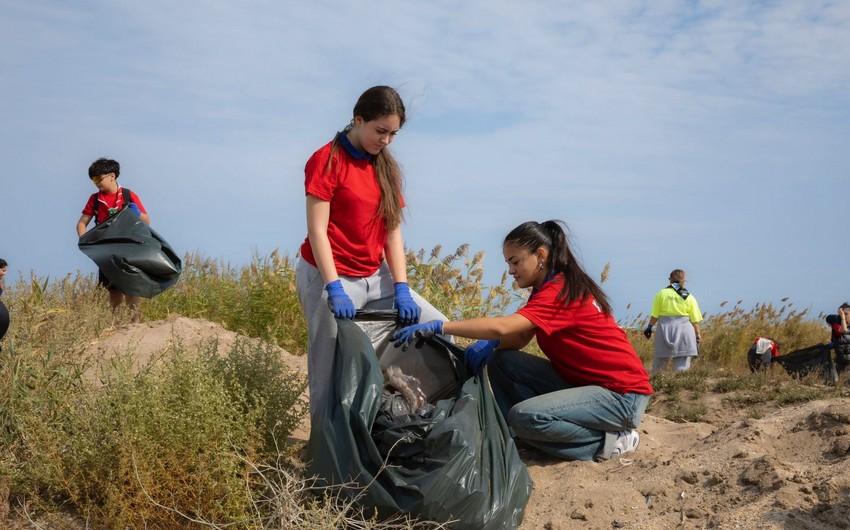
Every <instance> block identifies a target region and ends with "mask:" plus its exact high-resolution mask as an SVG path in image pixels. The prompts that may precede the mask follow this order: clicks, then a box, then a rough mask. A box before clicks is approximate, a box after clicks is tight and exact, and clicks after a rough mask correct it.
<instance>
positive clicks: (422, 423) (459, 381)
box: [307, 311, 532, 530]
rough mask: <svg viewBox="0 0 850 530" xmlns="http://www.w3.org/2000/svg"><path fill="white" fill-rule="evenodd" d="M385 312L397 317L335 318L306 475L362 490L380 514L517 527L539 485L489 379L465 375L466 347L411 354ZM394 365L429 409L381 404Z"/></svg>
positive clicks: (441, 345) (441, 344) (443, 343)
mask: <svg viewBox="0 0 850 530" xmlns="http://www.w3.org/2000/svg"><path fill="white" fill-rule="evenodd" d="M387 313H389V314H390V315H391V317H389V319H393V318H394V315H395V313H394V312H386V311H371V312H369V311H366V312H364V311H359V312H358V319H361V318H362V319H372V321H368V320H367V321H359V320H358V321H352V320H346V319H338V320H337V326H338V335H337V352H336V356H335V362H334V372H333V373H334V375H333V385H332V388H331V389H329V394H328V400H327V404H326V407H325V410H322V411H319V412H318V413H317V414H316V417H315V418H314V423H313V424H312V425H311V433H310V441H309V443H308V461H309V463H308V465H307V471H308V473H309V474H310V475H316V476H318V477H320V478H321V479H323V480H324V481H325V482H326V483H328V484H347V483H350V482H354V483H356V484H359V485H361V486H363V487H364V489H362V491H361V489H358V488H352V489H351V490H350V491H349V493H350V495H351V496H352V497H357V496H358V495H359V497H357V503H358V504H359V506H360V507H362V508H364V509H365V511H366V513H368V514H371V513H377V515H378V516H379V517H387V516H391V515H395V514H398V513H407V514H410V515H412V516H415V517H419V518H422V519H427V520H432V521H438V522H447V521H455V522H453V523H451V524H450V525H449V527H450V528H453V529H461V530H463V529H469V530H473V529H475V530H481V529H487V530H490V529H493V530H495V529H505V528H507V529H510V528H515V527H516V526H517V525H519V523H520V522H521V521H522V516H523V513H524V510H525V506H526V504H527V502H528V498H529V496H530V494H531V487H532V482H531V477H530V476H529V474H528V470H527V468H526V467H525V464H523V462H522V461H521V460H520V458H519V454H518V452H517V450H516V446H515V445H514V442H513V440H512V439H511V437H510V433H509V431H508V427H507V425H506V423H505V421H504V419H503V418H502V415H501V413H500V412H499V409H498V406H497V405H496V401H495V398H494V397H493V394H492V391H491V390H490V388H489V385H488V384H487V381H486V380H484V379H479V378H473V377H469V378H467V374H466V370H465V368H464V366H463V362H462V355H463V350H461V349H460V348H458V347H457V346H455V345H454V344H452V343H450V342H449V341H447V340H445V339H443V338H442V337H439V336H435V337H431V338H428V339H426V340H425V341H424V342H425V343H424V344H423V345H422V347H421V348H418V349H417V348H409V349H408V350H407V351H406V352H402V351H401V349H400V348H394V347H393V346H392V342H391V341H390V340H389V337H388V335H389V331H391V330H392V329H394V328H395V324H394V323H392V322H377V323H376V322H375V321H374V319H380V318H385V317H386V315H387ZM361 325H363V326H364V327H365V328H366V329H368V331H369V333H368V334H367V331H364V328H363V327H361ZM375 346H377V348H376V347H375ZM379 357H380V360H379ZM382 365H383V366H382ZM388 366H399V367H400V368H401V370H402V371H403V372H404V373H405V374H407V375H411V376H414V377H416V379H417V380H418V381H419V382H420V383H421V388H422V391H423V393H424V394H425V396H426V398H427V400H428V402H429V403H430V404H431V405H433V407H432V408H429V409H427V410H428V411H427V413H426V414H421V415H413V416H411V421H409V422H407V423H399V422H398V421H397V419H398V418H394V417H392V415H391V414H390V413H387V412H386V410H384V411H382V410H381V408H382V401H383V397H384V390H385V380H384V376H383V371H384V370H385V369H386V368H387V367H388Z"/></svg>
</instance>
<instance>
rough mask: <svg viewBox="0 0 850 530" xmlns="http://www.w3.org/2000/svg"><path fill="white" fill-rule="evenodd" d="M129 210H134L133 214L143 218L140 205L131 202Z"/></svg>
mask: <svg viewBox="0 0 850 530" xmlns="http://www.w3.org/2000/svg"><path fill="white" fill-rule="evenodd" d="M127 208H129V209H131V210H133V213H134V214H136V215H138V216H139V217H141V216H142V211H141V210H139V205H138V204H136V203H134V202H131V203H130V205H129V206H127Z"/></svg>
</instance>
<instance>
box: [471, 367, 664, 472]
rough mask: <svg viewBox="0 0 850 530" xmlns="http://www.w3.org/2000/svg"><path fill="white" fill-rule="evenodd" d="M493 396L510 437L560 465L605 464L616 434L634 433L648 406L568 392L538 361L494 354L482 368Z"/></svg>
mask: <svg viewBox="0 0 850 530" xmlns="http://www.w3.org/2000/svg"><path fill="white" fill-rule="evenodd" d="M487 373H488V375H489V379H490V385H491V386H492V388H493V394H494V396H495V397H496V402H497V403H498V405H499V409H500V410H501V411H502V415H503V416H504V417H505V419H506V420H507V422H508V425H509V426H510V427H511V429H512V430H513V433H514V435H515V436H516V437H517V438H519V439H520V440H522V441H524V442H525V443H527V444H528V445H531V446H533V447H535V448H537V449H539V450H541V451H543V452H544V453H547V454H549V455H552V456H554V457H557V458H561V459H564V460H593V459H594V458H599V457H600V456H601V457H602V458H606V457H607V455H602V452H603V448H604V447H606V439H607V440H608V446H609V447H610V446H611V445H612V444H613V440H614V439H615V438H616V437H617V432H618V431H628V430H631V429H636V428H637V427H638V425H640V421H641V419H642V418H643V412H644V410H646V405H647V404H648V403H649V396H648V395H644V394H635V393H628V394H619V393H617V392H612V391H611V390H608V389H607V388H603V387H601V386H573V385H571V384H569V383H567V382H566V381H564V379H563V378H562V377H561V376H560V375H559V374H558V372H556V371H555V368H554V367H553V366H552V363H551V362H550V361H549V360H548V359H546V358H544V357H537V356H535V355H531V354H528V353H525V352H521V351H515V350H499V351H497V352H496V354H495V355H494V356H493V359H492V361H490V364H489V365H488V366H487Z"/></svg>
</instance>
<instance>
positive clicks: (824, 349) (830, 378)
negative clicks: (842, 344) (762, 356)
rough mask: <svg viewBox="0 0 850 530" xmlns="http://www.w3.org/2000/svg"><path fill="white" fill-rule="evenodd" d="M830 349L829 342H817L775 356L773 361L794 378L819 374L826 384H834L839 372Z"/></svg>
mask: <svg viewBox="0 0 850 530" xmlns="http://www.w3.org/2000/svg"><path fill="white" fill-rule="evenodd" d="M830 350H831V348H830V345H829V344H815V345H814V346H809V347H808V348H801V349H799V350H794V351H792V352H791V353H786V354H785V355H779V356H777V357H774V358H773V362H776V363H779V364H780V365H782V367H783V368H785V371H786V372H788V373H789V374H790V375H791V377H793V378H794V379H799V378H802V377H804V376H806V375H808V374H819V375H820V377H821V379H822V380H823V382H824V383H825V384H828V385H834V384H835V382H836V381H838V374H837V372H836V371H835V365H834V364H833V362H832V355H831V354H830Z"/></svg>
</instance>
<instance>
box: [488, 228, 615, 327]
mask: <svg viewBox="0 0 850 530" xmlns="http://www.w3.org/2000/svg"><path fill="white" fill-rule="evenodd" d="M562 226H563V228H562ZM566 230H567V229H566V224H565V223H564V222H563V221H558V220H553V221H544V222H543V223H537V222H535V221H528V222H525V223H523V224H521V225H519V226H518V227H516V228H514V229H513V230H511V232H510V233H509V234H508V235H507V236H505V241H504V242H505V243H510V244H512V245H516V246H518V247H521V248H525V249H526V250H528V251H529V252H534V251H536V250H537V249H538V248H540V247H544V248H546V249H547V250H548V251H549V258H548V261H549V262H548V264H547V265H548V266H549V270H550V273H551V274H552V275H553V276H554V275H556V274H558V273H561V274H563V275H564V285H563V287H562V288H561V292H560V294H559V295H558V299H559V300H561V301H563V302H564V305H568V304H570V303H571V302H575V301H580V300H583V299H584V298H586V297H588V296H593V298H594V299H595V300H596V303H597V304H598V305H599V307H600V309H602V311H603V312H604V313H606V314H608V315H610V314H611V312H612V311H611V304H610V302H609V301H608V296H607V295H606V294H605V292H604V291H603V290H602V288H601V287H599V285H597V284H596V282H594V281H593V279H592V278H591V277H590V276H589V275H588V274H587V273H586V272H585V271H584V269H583V268H582V267H581V264H580V263H579V262H578V260H577V259H576V257H575V255H574V254H573V252H572V249H571V248H570V244H569V241H568V240H567V232H566Z"/></svg>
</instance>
